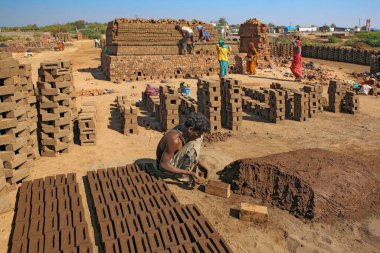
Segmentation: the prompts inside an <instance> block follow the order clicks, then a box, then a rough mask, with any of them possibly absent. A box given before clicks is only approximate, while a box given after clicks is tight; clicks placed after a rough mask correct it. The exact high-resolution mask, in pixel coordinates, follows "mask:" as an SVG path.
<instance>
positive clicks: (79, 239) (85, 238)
mask: <svg viewBox="0 0 380 253" xmlns="http://www.w3.org/2000/svg"><path fill="white" fill-rule="evenodd" d="M88 242H90V234H89V232H88V225H87V223H85V222H84V223H82V224H79V225H78V226H75V243H76V245H77V246H78V245H81V244H85V243H88Z"/></svg>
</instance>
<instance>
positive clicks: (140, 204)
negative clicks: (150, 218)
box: [131, 199, 147, 214]
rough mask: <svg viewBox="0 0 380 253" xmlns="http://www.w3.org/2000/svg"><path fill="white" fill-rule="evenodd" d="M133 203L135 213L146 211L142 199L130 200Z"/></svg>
mask: <svg viewBox="0 0 380 253" xmlns="http://www.w3.org/2000/svg"><path fill="white" fill-rule="evenodd" d="M131 202H132V204H133V208H134V209H135V213H137V214H139V213H145V212H147V209H146V206H145V204H144V201H143V200H142V199H134V200H132V201H131Z"/></svg>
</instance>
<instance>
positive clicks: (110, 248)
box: [104, 240, 120, 253]
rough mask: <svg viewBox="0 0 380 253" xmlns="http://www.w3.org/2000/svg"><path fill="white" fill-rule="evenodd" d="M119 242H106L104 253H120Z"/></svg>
mask: <svg viewBox="0 0 380 253" xmlns="http://www.w3.org/2000/svg"><path fill="white" fill-rule="evenodd" d="M119 252H120V248H119V242H118V240H108V241H105V242H104V253H119Z"/></svg>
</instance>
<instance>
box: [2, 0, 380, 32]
mask: <svg viewBox="0 0 380 253" xmlns="http://www.w3.org/2000/svg"><path fill="white" fill-rule="evenodd" d="M136 16H137V17H141V18H175V19H179V18H184V19H200V20H203V21H206V22H209V21H211V20H218V19H219V18H220V17H225V18H226V19H227V21H228V22H229V23H230V24H238V23H242V22H244V21H245V20H247V19H249V18H252V17H257V18H259V19H260V20H261V21H263V22H265V23H269V22H272V23H274V24H276V25H297V24H299V25H302V26H310V25H323V24H328V25H331V24H333V23H334V24H336V25H337V26H347V27H353V26H355V25H358V23H359V18H360V19H361V25H364V24H365V20H366V18H371V19H372V27H377V28H380V0H317V1H312V0H303V1H296V0H258V1H257V0H235V1H232V0H231V1H226V0H219V1H211V0H210V1H207V0H202V1H201V0H192V1H181V0H140V1H137V0H136V1H131V0H114V1H112V0H109V1H107V0H103V1H100V0H62V1H54V0H28V1H26V0H13V1H10V0H0V26H21V25H27V24H37V25H39V26H43V25H47V24H57V23H66V22H70V21H75V20H79V19H84V20H86V21H89V22H93V21H99V22H108V21H111V20H112V19H114V18H118V17H129V18H133V17H136Z"/></svg>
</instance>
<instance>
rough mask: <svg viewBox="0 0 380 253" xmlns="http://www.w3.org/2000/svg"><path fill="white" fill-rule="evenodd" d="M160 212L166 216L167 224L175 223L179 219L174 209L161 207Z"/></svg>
mask: <svg viewBox="0 0 380 253" xmlns="http://www.w3.org/2000/svg"><path fill="white" fill-rule="evenodd" d="M162 212H163V214H164V216H165V218H166V222H167V223H168V224H169V225H171V224H176V223H179V222H180V220H179V219H178V216H177V214H176V212H175V211H174V209H163V210H162Z"/></svg>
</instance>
